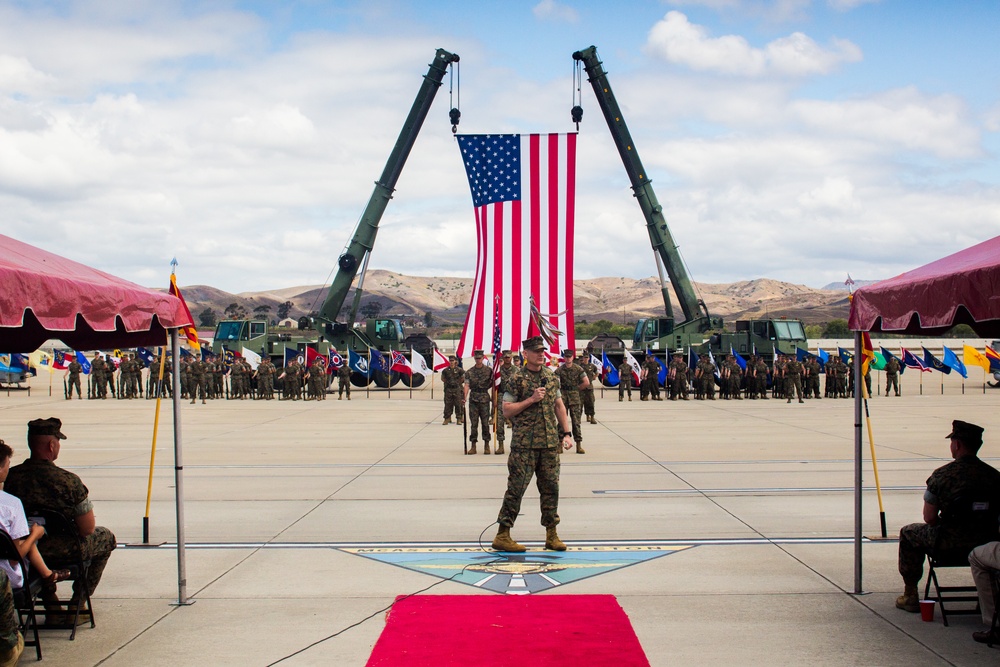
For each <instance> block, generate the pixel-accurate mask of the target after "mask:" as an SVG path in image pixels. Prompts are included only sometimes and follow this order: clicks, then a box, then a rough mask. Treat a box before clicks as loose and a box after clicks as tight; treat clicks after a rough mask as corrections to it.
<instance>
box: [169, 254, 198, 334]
mask: <svg viewBox="0 0 1000 667" xmlns="http://www.w3.org/2000/svg"><path fill="white" fill-rule="evenodd" d="M169 291H170V293H171V294H173V295H174V296H176V297H177V298H178V299H179V300H180V302H181V306H183V308H184V314H185V315H187V319H188V322H190V323H191V325H190V326H186V327H181V334H183V336H184V337H185V338H186V339H187V342H188V345H190V346H191V348H192V349H193V350H194V351H195V352H201V343H199V342H198V331H197V330H196V329H195V328H194V318H193V317H191V311H190V310H188V307H187V303H185V301H184V297H183V296H181V291H180V289H179V288H178V287H177V277H176V276H175V275H174V274H173V273H171V274H170V290H169Z"/></svg>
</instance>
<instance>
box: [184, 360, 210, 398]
mask: <svg viewBox="0 0 1000 667" xmlns="http://www.w3.org/2000/svg"><path fill="white" fill-rule="evenodd" d="M188 383H189V384H190V385H191V388H190V393H191V403H194V402H195V398H196V397H197V395H198V394H201V402H202V403H204V402H205V389H207V387H208V385H207V384H206V383H205V362H204V361H202V360H201V359H195V360H194V361H192V362H191V365H190V366H188Z"/></svg>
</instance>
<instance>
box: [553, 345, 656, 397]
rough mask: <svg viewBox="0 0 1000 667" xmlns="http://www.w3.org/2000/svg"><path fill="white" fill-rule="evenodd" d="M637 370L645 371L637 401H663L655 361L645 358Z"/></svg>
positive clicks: (651, 358) (648, 357)
mask: <svg viewBox="0 0 1000 667" xmlns="http://www.w3.org/2000/svg"><path fill="white" fill-rule="evenodd" d="M639 369H640V371H645V377H644V378H643V379H642V381H641V382H640V384H639V400H640V401H645V400H648V399H650V398H651V399H653V400H654V401H660V400H663V399H661V398H660V379H659V375H660V365H659V364H658V363H656V359H654V358H653V356H652V355H649V356H647V357H646V358H645V359H644V360H643V362H642V366H640V367H639ZM567 407H568V406H567Z"/></svg>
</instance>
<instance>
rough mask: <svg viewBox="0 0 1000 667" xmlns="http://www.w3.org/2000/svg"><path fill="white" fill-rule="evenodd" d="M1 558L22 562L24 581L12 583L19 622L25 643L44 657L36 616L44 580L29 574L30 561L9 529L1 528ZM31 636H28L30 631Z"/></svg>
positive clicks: (39, 656)
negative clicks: (37, 601) (23, 554)
mask: <svg viewBox="0 0 1000 667" xmlns="http://www.w3.org/2000/svg"><path fill="white" fill-rule="evenodd" d="M0 558H2V559H4V560H8V561H11V560H12V561H16V562H18V563H20V564H21V577H22V579H23V580H24V583H23V584H22V585H21V586H20V587H18V588H15V587H14V585H13V584H11V587H10V590H11V592H12V593H13V594H14V606H15V607H16V608H17V622H18V625H20V626H21V627H20V630H21V634H22V635H24V645H25V646H34V647H35V655H36V656H37V657H38V659H39V660H41V659H42V642H41V640H40V639H39V638H38V619H37V618H36V617H35V599H36V598H37V597H38V595H39V593H41V592H42V582H41V580H40V579H38V578H37V577H35V578H34V580H32V579H31V578H29V576H28V574H29V572H28V562H27V561H26V560H25V559H24V558H23V557H22V556H21V554H20V553H19V552H18V550H17V545H16V544H14V540H13V539H12V538H11V536H10V535H8V534H7V531H5V530H3V529H0ZM29 631H30V632H31V636H30V637H29V636H28V632H29Z"/></svg>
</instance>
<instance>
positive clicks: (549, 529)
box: [545, 526, 566, 551]
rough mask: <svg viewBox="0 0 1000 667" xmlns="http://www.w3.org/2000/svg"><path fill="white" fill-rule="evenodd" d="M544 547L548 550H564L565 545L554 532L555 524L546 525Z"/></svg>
mask: <svg viewBox="0 0 1000 667" xmlns="http://www.w3.org/2000/svg"><path fill="white" fill-rule="evenodd" d="M545 548H546V549H549V550H550V551H566V545H565V544H564V543H563V541H562V540H560V539H559V535H557V534H556V527H555V526H546V528H545Z"/></svg>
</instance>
